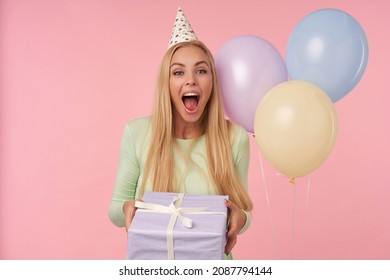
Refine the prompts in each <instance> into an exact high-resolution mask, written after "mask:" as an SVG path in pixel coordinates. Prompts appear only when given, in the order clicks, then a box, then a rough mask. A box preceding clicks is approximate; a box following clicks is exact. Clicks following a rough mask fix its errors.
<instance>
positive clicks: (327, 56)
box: [286, 9, 368, 102]
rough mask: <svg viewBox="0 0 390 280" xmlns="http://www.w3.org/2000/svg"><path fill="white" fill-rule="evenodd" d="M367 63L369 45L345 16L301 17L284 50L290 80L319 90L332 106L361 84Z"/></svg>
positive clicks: (317, 13) (331, 13) (323, 12)
mask: <svg viewBox="0 0 390 280" xmlns="http://www.w3.org/2000/svg"><path fill="white" fill-rule="evenodd" d="M367 60H368V43H367V38H366V35H365V33H364V31H363V29H362V27H361V26H360V25H359V23H358V22H357V21H356V20H355V19H354V18H352V17H351V16H350V15H348V14H347V13H345V12H342V11H340V10H336V9H322V10H318V11H315V12H313V13H311V14H309V15H307V16H306V17H304V18H303V19H302V20H301V21H300V22H299V23H298V25H297V26H296V27H295V28H294V30H293V31H292V33H291V34H290V37H289V39H288V44H287V48H286V66H287V71H288V74H289V75H290V77H291V79H293V80H303V81H307V82H310V83H313V84H315V85H317V86H319V87H320V88H321V89H322V90H323V91H325V92H326V93H327V94H328V96H329V97H330V99H332V101H333V102H336V101H338V100H340V99H341V98H343V97H344V96H345V95H347V94H348V93H349V92H350V91H351V90H352V89H353V88H354V87H355V85H356V84H357V83H358V82H359V81H360V78H361V77H362V75H363V73H364V70H365V68H366V65H367Z"/></svg>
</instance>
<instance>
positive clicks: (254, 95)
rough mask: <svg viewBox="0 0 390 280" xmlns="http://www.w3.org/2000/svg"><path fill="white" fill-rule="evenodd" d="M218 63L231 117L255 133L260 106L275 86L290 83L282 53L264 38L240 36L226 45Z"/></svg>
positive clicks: (220, 53) (216, 60)
mask: <svg viewBox="0 0 390 280" xmlns="http://www.w3.org/2000/svg"><path fill="white" fill-rule="evenodd" d="M215 64H216V70H217V75H218V79H219V83H220V87H221V94H222V100H223V103H224V107H225V112H226V114H227V116H228V117H229V118H230V119H231V120H232V121H233V122H235V123H237V124H239V125H241V126H242V127H243V128H245V130H246V131H248V132H250V133H253V132H254V120H255V114H256V109H257V106H258V104H259V103H260V101H261V100H262V99H263V97H264V96H265V95H266V94H267V92H268V91H269V90H270V89H271V88H272V87H274V86H276V85H277V84H280V83H282V82H285V81H287V69H286V65H285V63H284V61H283V59H282V57H281V55H280V53H279V52H278V51H277V50H276V49H275V48H274V46H273V45H272V44H270V43H269V42H267V41H266V40H264V39H262V38H260V37H257V36H250V35H244V36H238V37H235V38H233V39H231V40H229V41H227V42H226V43H225V44H224V45H223V46H222V48H221V49H220V50H219V51H218V53H217V55H216V59H215Z"/></svg>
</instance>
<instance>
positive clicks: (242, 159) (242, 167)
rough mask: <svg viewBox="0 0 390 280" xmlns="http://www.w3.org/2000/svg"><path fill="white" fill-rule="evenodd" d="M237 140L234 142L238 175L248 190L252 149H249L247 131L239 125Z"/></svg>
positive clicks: (235, 164)
mask: <svg viewBox="0 0 390 280" xmlns="http://www.w3.org/2000/svg"><path fill="white" fill-rule="evenodd" d="M237 130H238V131H237V132H236V133H237V135H236V137H237V140H236V143H234V144H235V145H234V150H233V156H234V166H235V167H236V170H237V172H238V176H239V177H240V180H241V183H242V185H243V186H244V188H245V190H246V191H247V190H248V169H249V157H250V149H249V137H248V134H247V133H246V131H245V130H244V129H243V128H241V127H237Z"/></svg>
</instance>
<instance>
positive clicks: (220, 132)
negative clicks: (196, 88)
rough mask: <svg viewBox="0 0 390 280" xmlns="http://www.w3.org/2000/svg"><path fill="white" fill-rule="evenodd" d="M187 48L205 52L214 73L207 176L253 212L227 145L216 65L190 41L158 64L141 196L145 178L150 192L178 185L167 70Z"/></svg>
mask: <svg viewBox="0 0 390 280" xmlns="http://www.w3.org/2000/svg"><path fill="white" fill-rule="evenodd" d="M187 46H196V47H198V48H200V49H202V50H203V51H204V52H205V53H206V55H207V57H208V59H209V61H210V64H211V65H210V68H211V71H212V74H213V88H212V92H211V96H210V99H209V101H208V104H207V106H206V108H205V112H204V115H203V117H202V120H203V128H204V132H205V142H206V149H207V163H208V170H209V173H210V175H211V177H212V180H213V182H214V184H215V186H216V188H217V190H216V191H217V193H218V194H224V195H228V196H229V199H230V200H231V201H232V202H234V203H235V204H236V205H237V206H238V207H240V208H241V209H244V210H247V211H250V210H251V209H252V202H251V200H250V198H249V196H248V194H247V192H246V190H245V188H244V187H243V186H242V183H241V181H240V178H239V176H238V174H237V171H236V169H235V167H234V163H233V157H232V152H231V144H230V133H231V129H230V128H231V127H232V124H231V123H230V122H229V121H228V120H226V119H225V115H224V110H223V105H222V99H221V95H220V90H219V86H218V81H217V75H216V71H215V62H214V59H213V56H212V54H211V52H210V51H209V50H208V48H207V47H206V46H205V45H204V44H203V43H202V42H200V41H190V42H184V43H179V44H176V45H174V46H173V47H171V48H170V49H169V50H168V51H167V52H166V54H165V56H164V58H163V60H162V63H161V65H160V72H159V76H158V81H157V88H156V96H155V103H154V109H153V115H152V119H151V125H152V135H151V136H152V137H151V143H150V149H149V152H148V156H147V160H146V165H145V171H144V178H145V179H144V180H142V184H141V190H140V195H142V194H143V192H144V189H145V184H146V181H147V178H149V179H150V180H151V183H152V185H153V191H159V192H177V191H178V186H177V185H175V182H174V179H173V178H174V176H173V174H174V173H173V170H174V162H173V147H174V143H175V138H174V127H173V114H172V103H171V99H170V91H169V68H170V63H171V59H172V56H173V54H174V53H175V52H176V50H178V49H179V48H183V47H187ZM211 108H212V109H211Z"/></svg>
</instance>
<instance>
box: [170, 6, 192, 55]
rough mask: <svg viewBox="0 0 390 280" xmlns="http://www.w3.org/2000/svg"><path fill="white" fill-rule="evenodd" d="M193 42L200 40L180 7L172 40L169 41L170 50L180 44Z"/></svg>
mask: <svg viewBox="0 0 390 280" xmlns="http://www.w3.org/2000/svg"><path fill="white" fill-rule="evenodd" d="M192 40H198V38H197V37H196V35H195V33H194V30H192V27H191V25H190V23H189V22H188V20H187V18H186V17H185V15H184V13H183V10H182V9H181V8H180V7H179V8H178V10H177V13H176V20H175V24H174V25H173V30H172V35H171V40H170V41H169V45H168V48H170V47H172V46H173V45H175V44H177V43H180V42H188V41H192Z"/></svg>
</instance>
